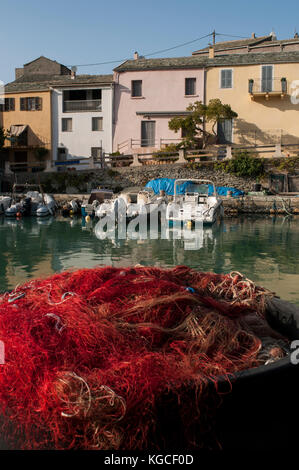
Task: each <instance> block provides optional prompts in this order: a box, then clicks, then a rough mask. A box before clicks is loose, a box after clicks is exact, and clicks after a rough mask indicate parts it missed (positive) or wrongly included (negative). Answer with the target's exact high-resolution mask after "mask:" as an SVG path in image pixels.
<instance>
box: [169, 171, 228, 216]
mask: <svg viewBox="0 0 299 470" xmlns="http://www.w3.org/2000/svg"><path fill="white" fill-rule="evenodd" d="M222 215H223V205H222V199H221V198H220V197H219V196H218V194H217V191H216V187H215V184H214V183H213V182H212V181H210V180H203V179H177V180H175V182H174V196H173V200H172V201H171V202H169V203H168V205H167V209H166V221H167V222H168V223H170V224H171V223H176V222H178V223H185V222H188V223H195V222H200V223H203V224H213V223H214V222H215V221H216V220H217V218H221V217H222Z"/></svg>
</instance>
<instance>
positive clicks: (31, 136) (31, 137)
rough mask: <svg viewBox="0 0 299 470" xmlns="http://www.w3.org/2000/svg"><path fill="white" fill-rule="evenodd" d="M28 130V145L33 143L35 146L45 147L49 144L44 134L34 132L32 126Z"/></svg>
mask: <svg viewBox="0 0 299 470" xmlns="http://www.w3.org/2000/svg"><path fill="white" fill-rule="evenodd" d="M27 132H28V145H32V146H34V147H43V146H44V145H47V144H49V142H47V140H46V139H45V138H44V137H43V136H41V135H39V134H36V133H35V132H33V130H32V129H31V127H28V130H27Z"/></svg>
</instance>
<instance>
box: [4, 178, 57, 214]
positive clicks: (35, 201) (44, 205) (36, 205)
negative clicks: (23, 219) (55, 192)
mask: <svg viewBox="0 0 299 470" xmlns="http://www.w3.org/2000/svg"><path fill="white" fill-rule="evenodd" d="M18 189H21V190H22V189H23V190H24V189H25V190H26V189H27V190H28V189H30V190H29V191H27V192H26V193H25V196H24V197H22V196H19V195H18V194H17V190H18ZM36 189H38V191H37V190H36ZM55 210H56V202H55V200H54V198H53V196H51V195H49V194H45V193H44V192H43V188H42V186H41V185H40V184H38V185H37V184H14V185H13V190H12V196H11V203H10V206H9V207H7V209H6V210H5V216H6V217H16V216H17V215H18V214H19V215H21V216H23V215H35V216H37V217H45V216H48V215H53V214H54V213H55Z"/></svg>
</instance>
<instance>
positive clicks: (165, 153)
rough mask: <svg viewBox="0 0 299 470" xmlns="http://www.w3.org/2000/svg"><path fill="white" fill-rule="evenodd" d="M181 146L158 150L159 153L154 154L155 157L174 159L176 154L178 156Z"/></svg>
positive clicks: (171, 145) (176, 145) (170, 146)
mask: <svg viewBox="0 0 299 470" xmlns="http://www.w3.org/2000/svg"><path fill="white" fill-rule="evenodd" d="M180 146H181V143H179V144H168V145H166V146H165V147H164V148H162V149H161V150H158V151H157V152H153V156H154V157H157V158H163V157H172V156H173V155H174V154H177V152H178V150H179V148H180Z"/></svg>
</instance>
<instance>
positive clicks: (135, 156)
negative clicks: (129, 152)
mask: <svg viewBox="0 0 299 470" xmlns="http://www.w3.org/2000/svg"><path fill="white" fill-rule="evenodd" d="M132 166H142V163H140V161H139V159H138V153H133V164H132Z"/></svg>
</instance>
